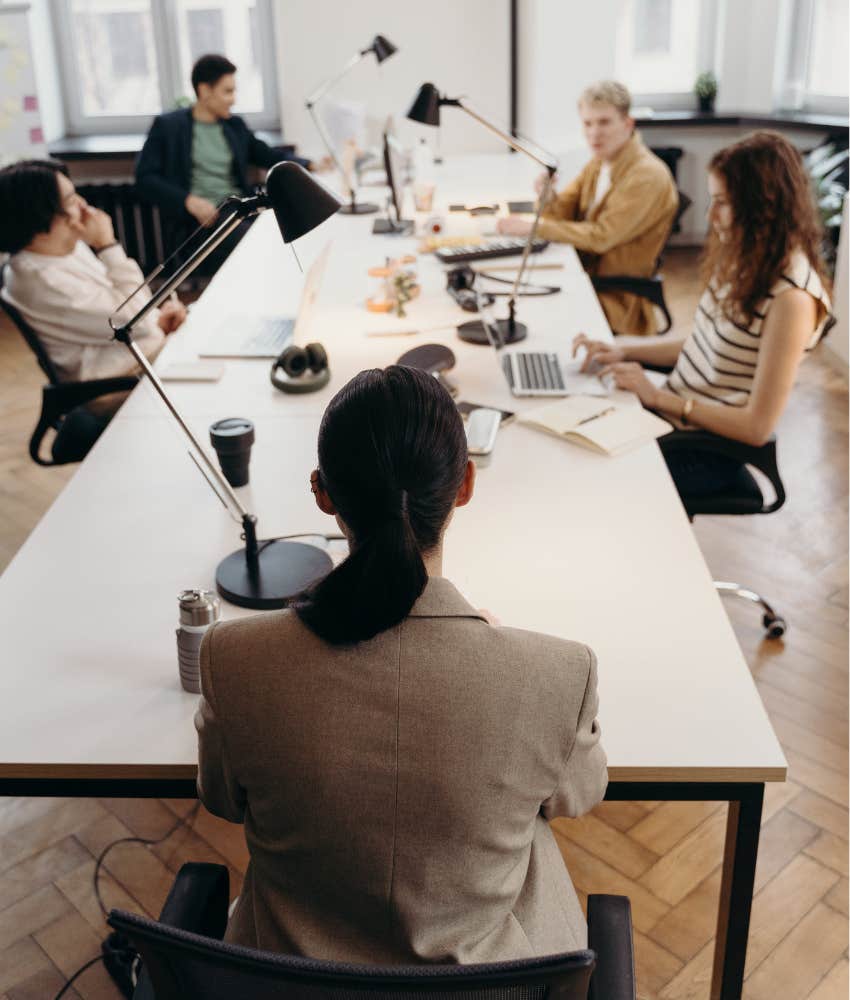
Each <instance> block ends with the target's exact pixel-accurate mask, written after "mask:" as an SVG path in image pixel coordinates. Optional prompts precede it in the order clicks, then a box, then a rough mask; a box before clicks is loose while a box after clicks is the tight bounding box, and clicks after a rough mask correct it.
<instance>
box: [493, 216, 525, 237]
mask: <svg viewBox="0 0 850 1000" xmlns="http://www.w3.org/2000/svg"><path fill="white" fill-rule="evenodd" d="M496 232H497V233H502V234H503V235H504V236H528V234H529V233H530V232H531V223H530V222H528V221H527V220H526V219H521V218H520V217H519V216H518V215H508V216H506V217H505V218H504V219H499V220H498V222H497V223H496Z"/></svg>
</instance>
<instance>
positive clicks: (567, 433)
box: [518, 396, 673, 455]
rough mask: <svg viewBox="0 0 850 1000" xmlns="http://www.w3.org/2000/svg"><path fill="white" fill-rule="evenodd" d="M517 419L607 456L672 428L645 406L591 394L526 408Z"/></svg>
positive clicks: (644, 441)
mask: <svg viewBox="0 0 850 1000" xmlns="http://www.w3.org/2000/svg"><path fill="white" fill-rule="evenodd" d="M518 419H519V421H520V423H523V424H528V426H529V427H536V428H538V430H542V431H546V432H547V433H549V434H554V435H556V436H557V437H560V438H564V440H566V441H572V442H574V443H575V444H580V445H583V446H584V447H585V448H590V449H592V450H593V451H598V452H601V453H602V454H604V455H621V454H623V453H624V452H627V451H631V450H632V449H633V448H637V447H639V446H640V445H642V444H646V443H647V442H649V441H654V440H655V439H656V438H659V437H661V436H662V435H663V434H667V433H668V432H669V431H672V430H673V428H672V426H671V425H670V424H668V423H667V421H666V420H662V419H661V417H657V416H656V415H655V414H654V413H650V412H649V410H645V409H644V408H643V407H642V406H617V405H615V404H614V403H612V402H611V400H610V399H604V398H602V399H600V398H598V397H592V396H568V397H567V398H566V399H559V400H558V401H557V402H555V403H547V404H546V405H545V406H538V407H536V408H535V409H533V410H527V411H526V412H525V413H522V414H520V416H519V418H518Z"/></svg>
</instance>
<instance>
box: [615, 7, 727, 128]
mask: <svg viewBox="0 0 850 1000" xmlns="http://www.w3.org/2000/svg"><path fill="white" fill-rule="evenodd" d="M720 2H721V0H700V5H699V28H698V29H697V30H698V32H699V34H698V37H699V40H700V42H699V50H698V52H697V73H705V72H711V73H716V72H717V66H718V62H719V60H718V47H719V44H720V27H721V17H720V9H719V8H720ZM619 72H620V71H619V69H617V70H616V73H619ZM694 81H696V76H695V77H694ZM694 101H695V97H694V92H693V90H692V89H691V90H686V91H681V90H680V91H655V92H640V93H633V94H632V106H633V107H635V108H639V107H641V106H648V107H651V108H652V109H653V110H654V111H693V110H694V107H695V105H694Z"/></svg>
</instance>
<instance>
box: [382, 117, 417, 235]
mask: <svg viewBox="0 0 850 1000" xmlns="http://www.w3.org/2000/svg"><path fill="white" fill-rule="evenodd" d="M402 169H403V163H402V151H401V147H400V146H399V144H398V139H396V137H395V136H394V135H393V134H392V132H391V131H390V128H389V127H387V128H385V129H384V170H385V171H386V174H387V186H388V187H389V189H390V204H391V213H390V214H391V215H395V218H386V219H375V222H374V223H373V225H372V232H373V233H382V234H385V235H388V234H393V233H395V234H404V233H409V232H410V231H411V230H412V229H413V221H412V220H411V219H403V218H402V217H401V197H402V180H401V178H402Z"/></svg>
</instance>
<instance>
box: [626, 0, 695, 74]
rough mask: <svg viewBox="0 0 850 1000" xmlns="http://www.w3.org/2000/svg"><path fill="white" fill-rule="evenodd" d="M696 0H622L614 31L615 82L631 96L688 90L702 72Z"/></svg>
mask: <svg viewBox="0 0 850 1000" xmlns="http://www.w3.org/2000/svg"><path fill="white" fill-rule="evenodd" d="M700 12H701V0H625V3H624V4H623V9H622V14H621V16H620V22H619V26H618V29H617V61H616V67H617V70H616V71H617V77H618V79H620V80H622V81H623V83H625V84H626V86H627V87H628V88H629V90H631V91H632V92H633V93H636V94H677V93H685V92H687V91H690V90H691V89H692V87H693V85H694V80H695V79H696V77H697V74H698V73H699V71H700V69H704V68H705V67H701V66H699V65H698V62H699V27H700Z"/></svg>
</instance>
